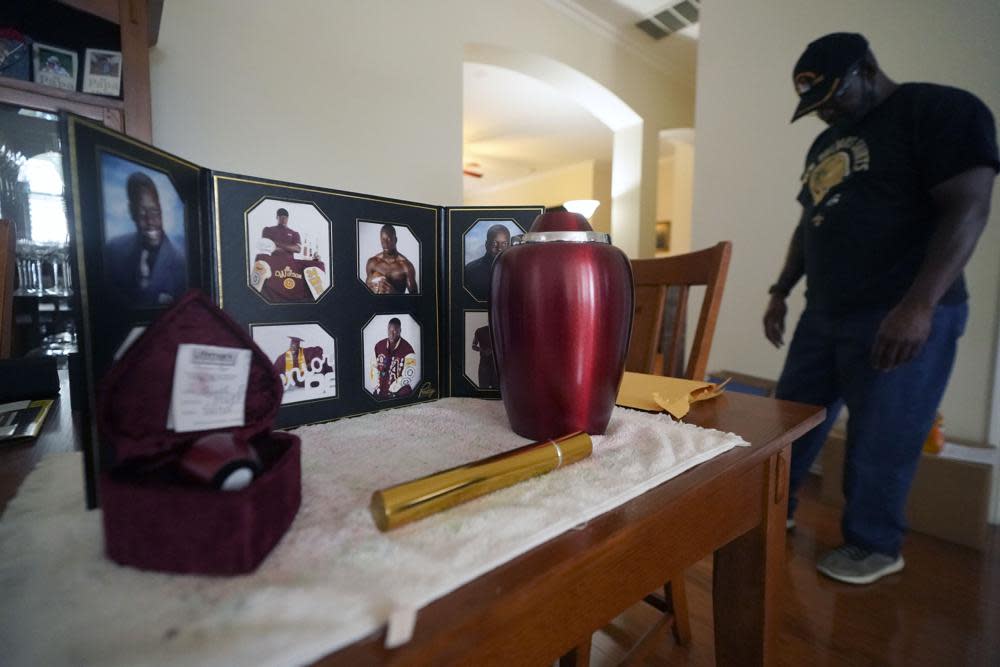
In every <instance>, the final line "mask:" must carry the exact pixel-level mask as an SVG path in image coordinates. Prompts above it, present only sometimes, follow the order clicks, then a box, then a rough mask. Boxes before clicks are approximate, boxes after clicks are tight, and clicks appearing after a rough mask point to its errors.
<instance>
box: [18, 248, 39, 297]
mask: <svg viewBox="0 0 1000 667" xmlns="http://www.w3.org/2000/svg"><path fill="white" fill-rule="evenodd" d="M29 246H31V239H28V238H19V239H17V241H15V242H14V255H15V257H16V258H17V283H18V288H17V290H16V291H15V292H14V295H15V296H32V295H34V294H36V293H37V292H36V291H35V290H36V289H37V285H36V283H35V274H34V272H33V271H32V264H31V257H30V256H31V253H30V250H29Z"/></svg>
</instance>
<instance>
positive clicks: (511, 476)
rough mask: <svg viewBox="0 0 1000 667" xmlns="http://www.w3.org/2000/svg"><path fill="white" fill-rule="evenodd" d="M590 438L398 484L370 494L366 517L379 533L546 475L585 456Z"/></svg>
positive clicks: (536, 446) (567, 439)
mask: <svg viewBox="0 0 1000 667" xmlns="http://www.w3.org/2000/svg"><path fill="white" fill-rule="evenodd" d="M591 451H592V445H591V442H590V436H589V435H587V434H586V433H583V432H582V431H581V432H578V433H572V434H570V435H564V436H563V437H561V438H556V439H555V440H546V441H544V442H533V443H531V444H530V445H524V446H523V447H518V448H517V449H512V450H511V451H509V452H504V453H502V454H497V455H496V456H491V457H489V458H485V459H481V460H479V461H473V462H472V463H466V464H465V465H460V466H458V467H455V468H450V469H448V470H443V471H441V472H436V473H434V474H432V475H427V476H426V477H421V478H419V479H414V480H411V481H409V482H403V483H402V484H397V485H396V486H390V487H389V488H387V489H381V490H379V491H376V492H375V493H373V494H372V502H371V506H370V508H371V513H372V517H373V518H374V519H375V525H377V526H378V527H379V530H383V531H385V530H391V529H393V528H396V527H398V526H402V525H403V524H406V523H410V522H411V521H416V520H417V519H422V518H424V517H425V516H428V515H430V514H434V513H436V512H440V511H442V510H445V509H448V508H449V507H454V506H455V505H458V504H460V503H464V502H466V501H468V500H472V499H473V498H478V497H479V496H482V495H485V494H487V493H490V492H492V491H496V490H497V489H502V488H504V487H507V486H511V485H513V484H516V483H518V482H520V481H523V480H526V479H528V478H529V477H536V476H538V475H544V474H545V473H547V472H551V471H553V470H555V469H556V468H560V467H562V466H565V465H569V464H570V463H576V462H577V461H580V460H582V459H585V458H587V457H588V456H590V454H591Z"/></svg>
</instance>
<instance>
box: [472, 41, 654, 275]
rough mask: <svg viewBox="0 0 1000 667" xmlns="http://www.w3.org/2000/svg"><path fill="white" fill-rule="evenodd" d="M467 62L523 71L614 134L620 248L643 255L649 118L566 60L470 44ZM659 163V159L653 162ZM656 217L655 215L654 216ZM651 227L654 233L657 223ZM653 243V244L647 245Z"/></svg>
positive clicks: (614, 215) (614, 227)
mask: <svg viewBox="0 0 1000 667" xmlns="http://www.w3.org/2000/svg"><path fill="white" fill-rule="evenodd" d="M464 56H465V58H464V59H465V61H466V62H474V63H481V64H485V65H493V66H496V67H502V68H506V69H510V70H513V71H515V72H520V73H522V74H525V75H527V76H530V77H532V78H534V79H538V80H540V81H543V82H545V83H546V84H548V85H550V86H552V87H553V88H555V89H557V90H559V91H560V92H561V93H563V94H564V95H566V96H567V97H568V98H570V99H572V100H573V101H574V102H576V103H578V104H579V105H580V106H582V107H583V108H585V109H586V110H587V111H589V112H590V113H591V114H593V115H594V117H596V118H597V119H598V120H599V121H600V122H601V123H603V124H604V125H605V126H607V127H608V129H609V130H611V132H612V133H613V148H612V160H611V193H610V197H611V201H610V202H609V204H610V209H611V234H612V239H613V240H614V243H615V245H617V246H618V247H620V248H621V249H622V250H624V251H625V252H626V253H627V254H628V255H629V256H631V257H638V256H640V248H641V245H642V243H641V242H642V233H641V231H640V220H643V215H642V213H641V210H642V197H641V192H640V188H641V185H642V176H643V142H644V135H643V129H644V125H643V120H642V118H641V117H640V116H639V115H638V114H637V113H636V112H635V111H634V110H632V108H631V107H629V106H628V104H626V103H625V102H624V101H622V99H621V98H619V97H618V96H617V95H615V94H614V93H613V92H611V91H610V90H608V89H607V88H606V87H604V86H603V85H601V84H600V83H598V82H597V81H595V80H593V79H591V78H590V77H588V76H586V75H584V74H582V73H581V72H579V71H577V70H575V69H573V68H572V67H569V66H568V65H565V64H563V63H561V62H558V61H556V60H553V59H551V58H547V57H545V56H540V55H537V54H533V53H526V52H523V51H514V50H512V49H508V48H505V47H500V46H496V45H493V44H481V43H473V44H466V45H465V51H464ZM651 162H652V163H653V164H655V158H654V159H653V160H651ZM649 217H651V216H649ZM648 226H649V227H650V229H652V226H653V225H652V220H649V224H648ZM647 245H648V244H647Z"/></svg>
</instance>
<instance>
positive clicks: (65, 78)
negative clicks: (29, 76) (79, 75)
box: [32, 42, 77, 90]
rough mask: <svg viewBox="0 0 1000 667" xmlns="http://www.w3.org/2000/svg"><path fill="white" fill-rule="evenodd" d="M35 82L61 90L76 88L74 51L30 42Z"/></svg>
mask: <svg viewBox="0 0 1000 667" xmlns="http://www.w3.org/2000/svg"><path fill="white" fill-rule="evenodd" d="M32 50H33V51H34V56H35V57H34V65H35V83H40V84H42V85H43V86H52V87H53V88H62V89H63V90H76V72H77V69H76V52H75V51H67V50H66V49H60V48H58V47H55V46H49V45H48V44H39V43H38V42H35V43H34V44H32Z"/></svg>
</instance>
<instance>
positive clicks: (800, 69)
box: [792, 32, 868, 123]
mask: <svg viewBox="0 0 1000 667" xmlns="http://www.w3.org/2000/svg"><path fill="white" fill-rule="evenodd" d="M867 52H868V40H867V39H865V38H864V37H863V36H862V35H859V34H858V33H856V32H834V33H831V34H829V35H824V36H823V37H820V38H819V39H817V40H816V41H814V42H811V43H810V44H809V46H807V47H806V50H805V51H803V53H802V55H801V56H799V60H798V62H796V63H795V69H794V70H793V72H792V81H793V83H794V84H795V92H796V93H798V94H799V105H798V106H797V107H795V114H794V115H793V116H792V122H793V123H794V122H795V121H797V120H798V119H799V118H801V117H802V116H804V115H806V114H807V113H809V112H810V111H813V110H815V109H816V108H817V107H819V106H821V105H822V104H823V103H824V102H826V101H827V100H828V99H830V98H831V97H832V96H833V94H834V93H835V92H837V89H838V88H839V87H840V85H841V84H842V83H843V81H844V75H846V74H847V72H848V70H850V69H851V67H852V66H853V65H854V64H855V63H857V62H858V61H860V60H861V59H862V58H864V56H865V54H866V53H867Z"/></svg>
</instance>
